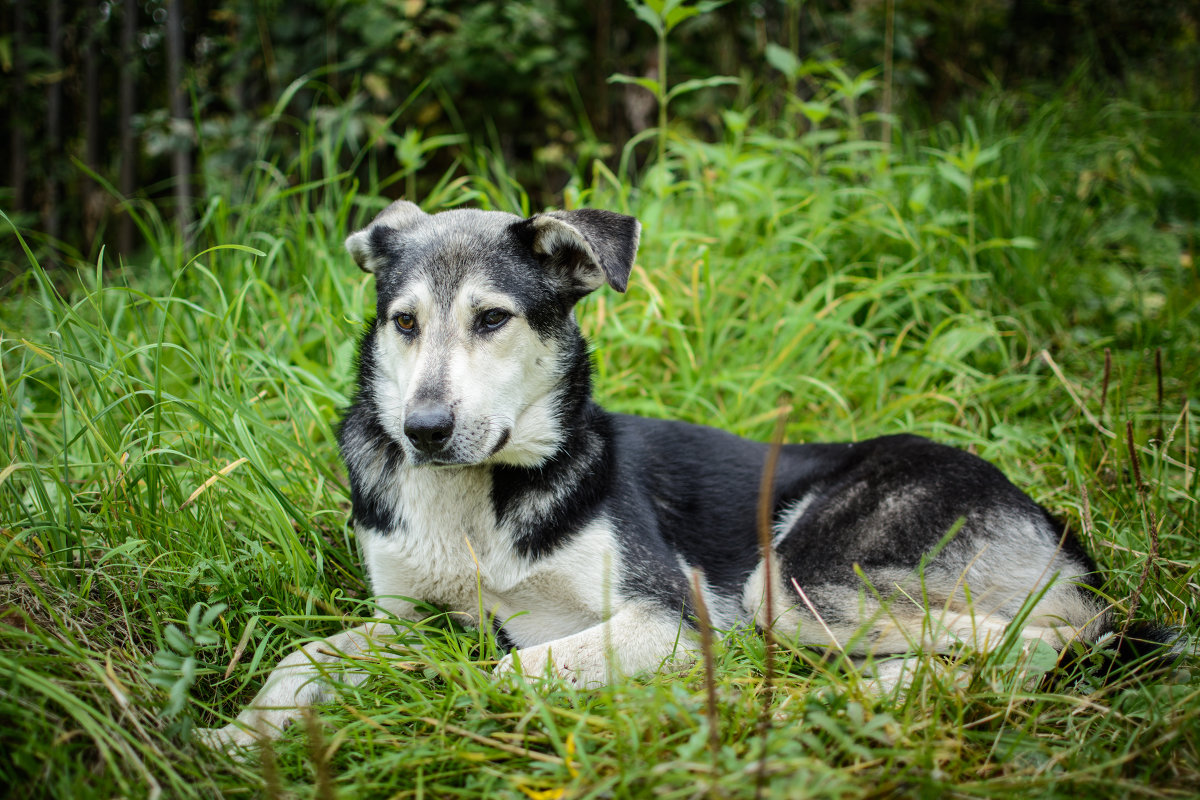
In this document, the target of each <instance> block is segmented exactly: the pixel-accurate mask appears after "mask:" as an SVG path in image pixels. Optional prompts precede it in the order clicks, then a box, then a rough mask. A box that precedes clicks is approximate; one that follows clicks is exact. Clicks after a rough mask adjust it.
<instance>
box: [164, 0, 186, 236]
mask: <svg viewBox="0 0 1200 800" xmlns="http://www.w3.org/2000/svg"><path fill="white" fill-rule="evenodd" d="M167 83H168V85H169V86H170V92H171V108H170V111H171V136H172V139H173V140H174V143H175V146H174V148H173V152H172V158H171V163H172V169H173V171H174V173H175V221H176V223H177V224H178V225H179V233H180V235H181V236H185V237H186V236H187V226H188V224H189V223H190V222H191V213H190V212H191V196H192V187H191V173H192V164H191V161H192V159H191V153H190V152H189V151H190V149H191V138H192V137H191V128H192V123H191V119H190V118H189V117H188V113H187V96H186V94H185V92H184V90H183V8H182V4H181V3H180V2H179V0H167Z"/></svg>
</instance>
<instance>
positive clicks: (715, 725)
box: [692, 570, 721, 768]
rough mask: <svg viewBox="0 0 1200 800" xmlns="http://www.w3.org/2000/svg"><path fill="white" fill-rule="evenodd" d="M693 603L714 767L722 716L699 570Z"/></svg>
mask: <svg viewBox="0 0 1200 800" xmlns="http://www.w3.org/2000/svg"><path fill="white" fill-rule="evenodd" d="M692 602H693V604H694V605H695V607H696V622H697V624H698V625H699V627H700V652H701V654H702V655H703V657H704V690H705V693H706V695H707V697H708V706H707V708H706V709H705V713H706V715H707V717H708V747H709V749H710V750H711V751H712V757H713V767H714V768H715V767H716V766H717V763H718V757H719V756H720V753H721V731H720V720H721V717H720V714H719V713H718V711H717V680H716V665H715V663H714V659H713V632H712V620H711V619H710V617H709V615H708V604H707V603H705V602H704V590H703V582H702V579H701V575H700V572H699V570H695V571H693V572H692Z"/></svg>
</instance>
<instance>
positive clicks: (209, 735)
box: [192, 724, 259, 757]
mask: <svg viewBox="0 0 1200 800" xmlns="http://www.w3.org/2000/svg"><path fill="white" fill-rule="evenodd" d="M192 738H193V739H195V741H196V742H197V744H199V745H200V746H202V747H205V748H207V749H209V750H223V751H225V752H228V753H231V754H233V755H237V756H240V757H245V752H246V750H247V749H248V748H251V747H253V746H254V745H256V744H258V741H259V740H258V737H256V736H255V735H254V734H253V733H252V732H250V731H248V730H245V729H244V728H241V727H239V726H237V725H233V724H231V725H226V726H225V727H224V728H197V729H196V730H195V731H193V732H192Z"/></svg>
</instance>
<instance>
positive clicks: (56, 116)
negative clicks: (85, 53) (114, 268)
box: [42, 0, 63, 241]
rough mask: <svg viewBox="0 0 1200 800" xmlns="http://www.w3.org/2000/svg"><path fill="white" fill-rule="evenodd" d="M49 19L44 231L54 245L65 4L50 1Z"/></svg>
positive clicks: (57, 218) (43, 200)
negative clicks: (52, 73)
mask: <svg viewBox="0 0 1200 800" xmlns="http://www.w3.org/2000/svg"><path fill="white" fill-rule="evenodd" d="M46 15H47V20H46V37H47V44H48V45H49V51H50V63H51V64H52V65H53V69H54V70H55V72H56V75H55V76H54V78H53V79H52V80H51V81H50V82H49V83H48V84H46V158H45V161H44V162H43V163H44V164H45V171H46V183H45V189H44V190H43V194H42V230H43V231H45V233H46V236H47V237H49V238H50V239H51V240H52V241H53V240H57V239H58V238H59V225H58V220H59V216H58V175H57V170H56V167H57V165H58V163H59V160H60V159H61V157H62V153H61V152H60V150H61V149H62V71H63V63H62V34H63V31H62V0H50V3H49V8H48V9H47V12H46Z"/></svg>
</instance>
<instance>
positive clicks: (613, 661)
mask: <svg viewBox="0 0 1200 800" xmlns="http://www.w3.org/2000/svg"><path fill="white" fill-rule="evenodd" d="M692 634H693V632H692V630H691V629H690V628H689V627H687V626H684V625H682V624H681V620H680V616H679V613H678V612H675V613H671V612H669V611H667V610H666V609H664V608H661V607H655V606H652V605H648V604H632V603H631V604H629V605H627V606H624V607H623V608H621V609H619V610H618V611H617V613H615V614H613V615H612V616H611V617H610V618H609V619H608V620H607V621H605V622H602V623H600V624H599V625H593V626H592V627H590V628H586V629H584V630H582V631H580V632H579V633H575V634H572V635H570V636H564V637H562V638H560V639H554V640H552V641H549V642H545V643H543V644H538V645H532V646H530V647H521V648H518V649H517V650H514V651H513V652H511V653H509V654H508V655H507V656H505V657H504V658H503V659H502V660H501V661H500V663H499V664H498V665H497V666H496V674H497V675H504V674H508V673H512V672H516V671H518V667H517V664H518V662H519V664H520V672H522V673H523V674H525V675H533V676H544V677H557V678H562V679H563V680H566V681H568V682H569V683H571V684H573V685H575V686H578V687H580V688H589V687H595V686H603V685H604V684H606V683H609V682H611V681H612V680H614V679H616V678H619V677H621V676H624V675H632V674H634V673H637V672H641V671H643V670H653V669H657V668H658V667H659V666H661V665H662V664H664V663H666V662H668V661H672V662H683V663H686V662H689V661H691V660H692V659H693V658H694V657H695V651H696V642H695V641H694V639H695V637H694V636H693V635H692Z"/></svg>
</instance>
